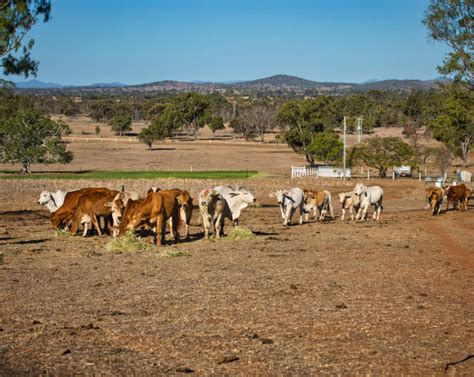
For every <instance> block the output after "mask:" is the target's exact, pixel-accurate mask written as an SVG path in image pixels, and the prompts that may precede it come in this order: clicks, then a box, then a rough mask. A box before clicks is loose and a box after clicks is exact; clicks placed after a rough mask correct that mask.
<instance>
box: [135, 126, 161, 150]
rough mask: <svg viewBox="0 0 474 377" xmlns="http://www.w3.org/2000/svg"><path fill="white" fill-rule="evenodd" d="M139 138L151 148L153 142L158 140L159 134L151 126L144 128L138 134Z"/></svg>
mask: <svg viewBox="0 0 474 377" xmlns="http://www.w3.org/2000/svg"><path fill="white" fill-rule="evenodd" d="M137 137H138V140H140V141H141V142H142V143H145V144H146V145H148V148H149V149H151V148H152V146H153V143H154V142H155V141H156V140H158V135H157V133H156V132H154V130H153V129H152V128H150V127H146V128H143V129H142V130H141V131H140V132H139V134H138V136H137Z"/></svg>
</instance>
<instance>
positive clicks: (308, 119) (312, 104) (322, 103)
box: [277, 97, 335, 164]
mask: <svg viewBox="0 0 474 377" xmlns="http://www.w3.org/2000/svg"><path fill="white" fill-rule="evenodd" d="M277 120H278V122H279V123H280V125H281V126H282V128H283V133H282V139H283V140H285V142H286V143H287V144H288V145H289V146H290V147H291V148H292V149H293V150H294V151H295V152H297V153H299V154H302V155H303V156H304V157H305V159H306V161H307V162H308V163H310V164H314V157H313V154H312V150H310V145H311V143H312V141H313V136H314V134H315V133H317V132H322V131H324V129H325V128H327V127H329V126H330V125H331V123H332V121H334V120H335V108H334V103H333V100H332V99H331V98H328V97H318V98H316V99H314V100H303V101H290V102H286V103H285V104H284V105H283V106H282V107H281V109H280V111H279V112H278V114H277Z"/></svg>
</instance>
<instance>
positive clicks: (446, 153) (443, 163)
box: [432, 146, 453, 176]
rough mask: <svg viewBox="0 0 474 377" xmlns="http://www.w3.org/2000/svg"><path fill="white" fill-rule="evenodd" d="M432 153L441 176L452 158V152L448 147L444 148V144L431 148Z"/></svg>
mask: <svg viewBox="0 0 474 377" xmlns="http://www.w3.org/2000/svg"><path fill="white" fill-rule="evenodd" d="M432 155H433V157H434V160H435V163H436V165H437V166H438V168H439V174H440V175H441V176H444V175H445V174H446V171H447V170H448V168H449V165H451V161H452V159H453V154H452V152H451V150H450V149H449V148H446V147H445V146H442V147H436V148H433V149H432Z"/></svg>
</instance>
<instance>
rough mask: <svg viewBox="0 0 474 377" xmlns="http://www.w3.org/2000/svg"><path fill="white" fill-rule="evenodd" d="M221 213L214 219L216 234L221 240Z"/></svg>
mask: <svg viewBox="0 0 474 377" xmlns="http://www.w3.org/2000/svg"><path fill="white" fill-rule="evenodd" d="M220 218H221V215H218V216H217V217H216V218H215V219H214V233H215V236H216V239H217V240H220V239H221V225H222V224H221V219H220Z"/></svg>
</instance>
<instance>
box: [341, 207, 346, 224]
mask: <svg viewBox="0 0 474 377" xmlns="http://www.w3.org/2000/svg"><path fill="white" fill-rule="evenodd" d="M341 211H342V215H341V221H344V215H345V214H346V210H345V209H344V207H342V209H341Z"/></svg>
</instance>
